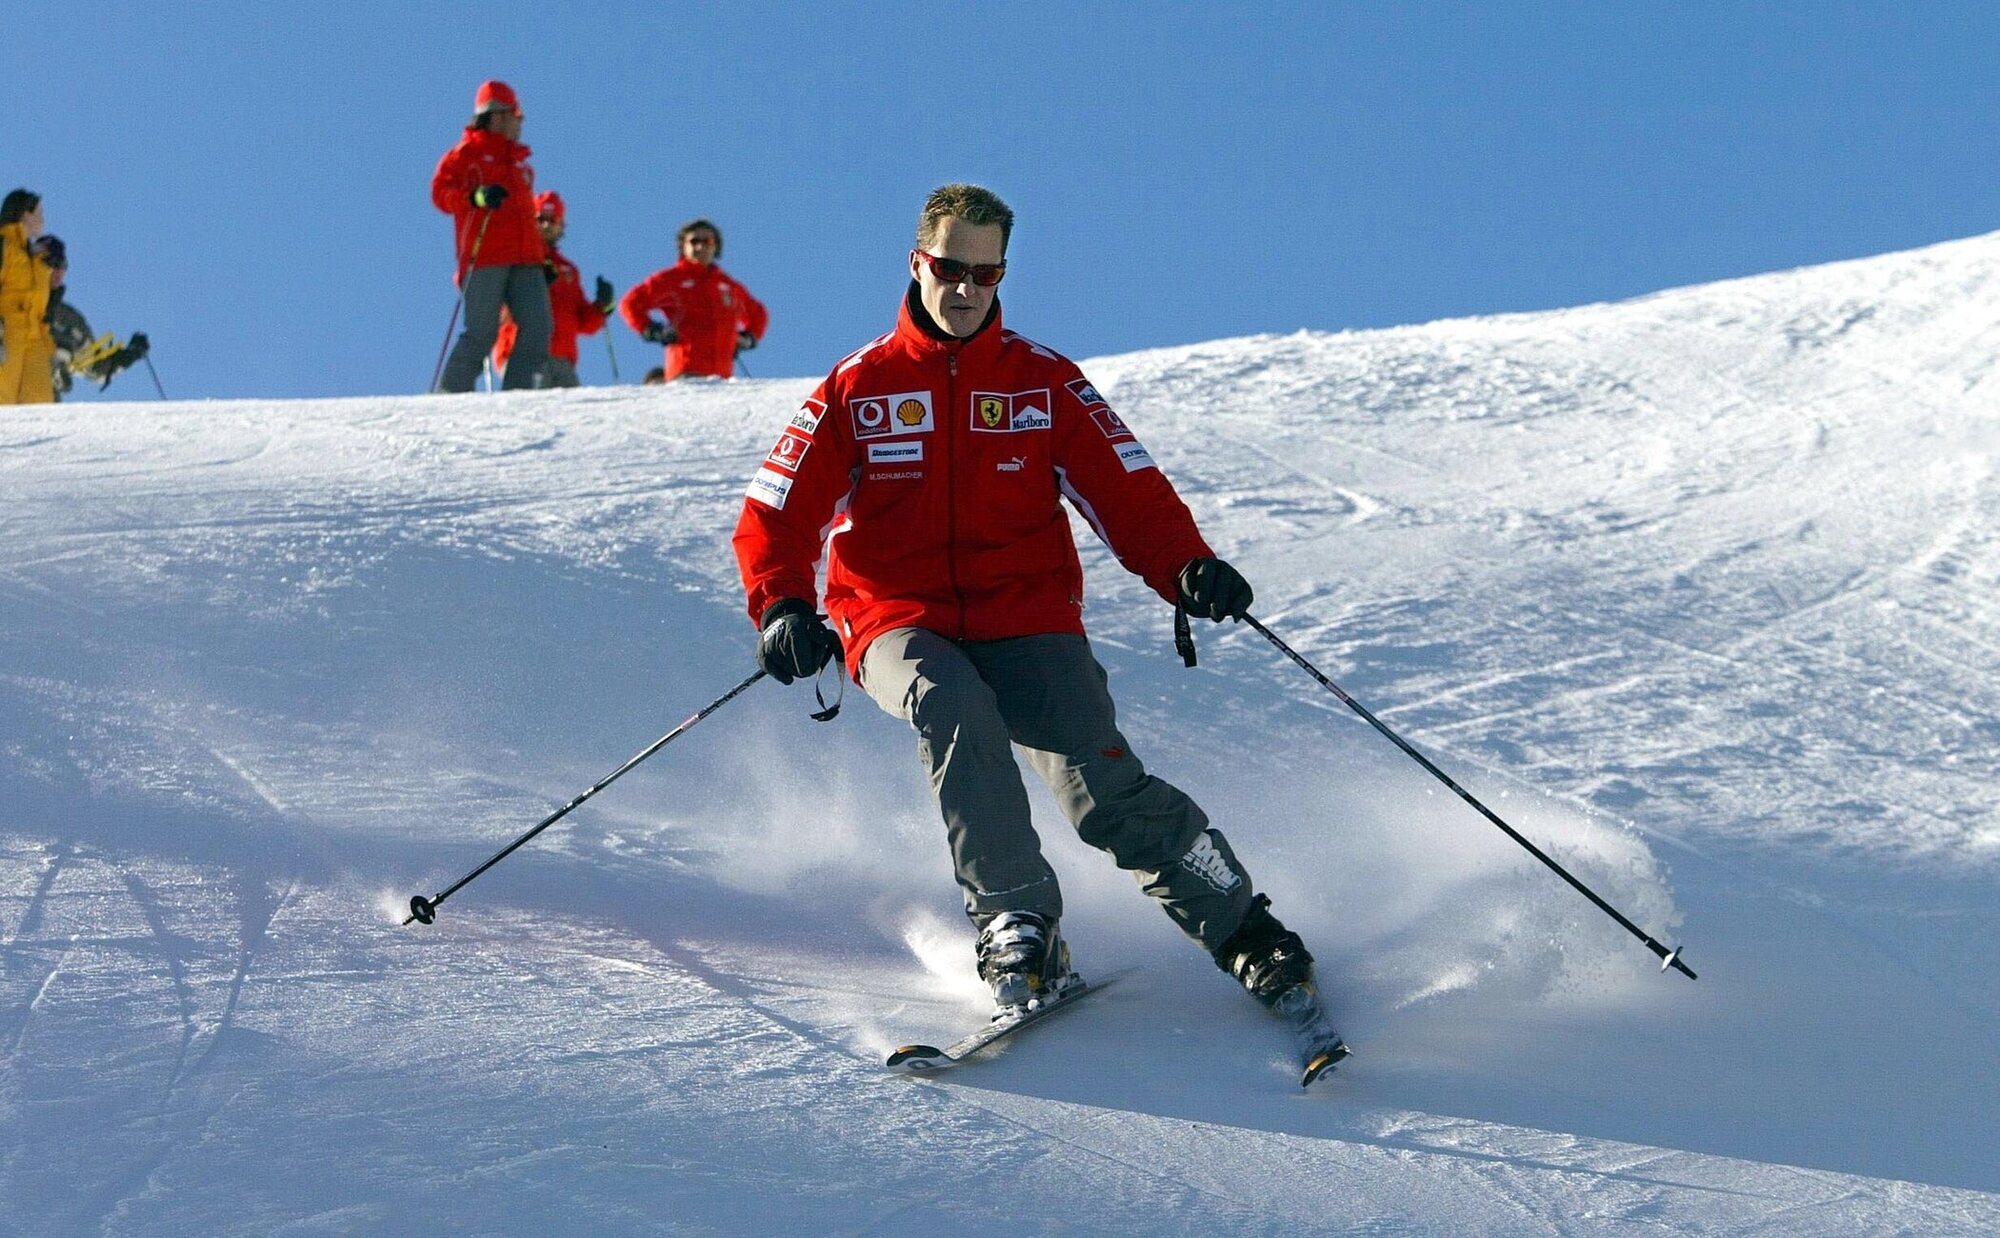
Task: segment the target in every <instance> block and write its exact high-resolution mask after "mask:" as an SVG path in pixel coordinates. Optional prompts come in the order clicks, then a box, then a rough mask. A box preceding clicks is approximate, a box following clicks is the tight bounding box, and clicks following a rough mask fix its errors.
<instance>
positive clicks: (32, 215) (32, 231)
mask: <svg viewBox="0 0 2000 1238" xmlns="http://www.w3.org/2000/svg"><path fill="white" fill-rule="evenodd" d="M21 228H22V230H23V231H25V232H26V233H27V234H28V239H29V240H31V241H32V240H34V239H35V238H36V237H38V236H40V235H41V234H42V204H41V203H39V202H37V203H35V209H34V210H32V211H29V212H28V213H27V214H25V215H23V216H21Z"/></svg>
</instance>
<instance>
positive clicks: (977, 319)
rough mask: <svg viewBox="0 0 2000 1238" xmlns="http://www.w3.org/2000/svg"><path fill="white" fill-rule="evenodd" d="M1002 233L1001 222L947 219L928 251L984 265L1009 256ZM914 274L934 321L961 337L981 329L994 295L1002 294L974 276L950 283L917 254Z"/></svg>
mask: <svg viewBox="0 0 2000 1238" xmlns="http://www.w3.org/2000/svg"><path fill="white" fill-rule="evenodd" d="M1001 236H1002V234H1001V231H1000V225H999V224H975V223H967V222H966V221H965V220H963V219H956V218H954V219H947V220H945V221H944V222H943V225H942V226H941V227H940V228H939V230H938V236H937V240H936V241H935V242H934V243H932V245H931V246H930V248H929V249H928V250H926V251H925V252H927V253H930V254H934V255H936V256H937V257H939V258H956V259H957V260H958V261H960V262H965V263H970V264H971V265H973V266H982V265H986V264H989V263H995V262H999V261H1001V260H1002V259H1004V258H1005V257H1006V250H1005V249H1004V248H1003V244H1002V241H1001ZM910 274H911V275H912V276H914V277H915V278H916V281H917V289H918V292H919V293H920V294H921V295H922V297H923V302H924V308H925V309H926V310H929V311H930V315H931V321H932V322H935V323H936V324H937V325H938V326H940V327H943V328H944V329H945V330H946V331H947V332H949V333H950V334H952V335H955V336H957V337H958V338H959V339H964V338H965V337H967V336H969V335H971V334H972V333H973V332H974V331H977V330H979V324H981V323H983V322H985V321H986V315H987V313H988V312H989V311H991V310H992V308H993V298H994V297H996V296H998V295H999V293H1000V285H998V284H994V285H993V286H991V287H988V288H981V287H980V286H979V285H978V284H975V283H973V282H972V279H971V277H970V276H968V277H966V278H965V279H963V280H960V281H959V282H958V283H956V284H947V283H945V282H944V281H943V280H941V279H939V278H938V277H937V276H936V275H935V274H933V273H932V272H931V268H930V264H929V263H928V262H925V261H924V260H923V259H922V258H919V257H917V256H916V255H914V254H913V255H911V257H910Z"/></svg>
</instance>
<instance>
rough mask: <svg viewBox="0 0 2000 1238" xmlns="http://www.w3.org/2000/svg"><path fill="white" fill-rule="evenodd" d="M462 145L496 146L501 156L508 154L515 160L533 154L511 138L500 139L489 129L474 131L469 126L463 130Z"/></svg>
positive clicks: (522, 144) (525, 146) (524, 145)
mask: <svg viewBox="0 0 2000 1238" xmlns="http://www.w3.org/2000/svg"><path fill="white" fill-rule="evenodd" d="M464 144H465V145H467V146H497V147H499V148H500V149H501V152H502V153H503V154H510V155H512V156H513V157H515V158H517V159H526V158H527V157H528V156H529V155H532V154H534V153H535V152H534V151H533V150H531V149H529V147H528V146H527V145H526V144H524V143H521V142H516V141H515V140H514V139H513V138H506V137H501V136H500V135H499V134H497V133H495V132H493V131H492V130H491V129H474V128H472V127H471V126H469V125H468V126H467V127H466V130H465V142H464Z"/></svg>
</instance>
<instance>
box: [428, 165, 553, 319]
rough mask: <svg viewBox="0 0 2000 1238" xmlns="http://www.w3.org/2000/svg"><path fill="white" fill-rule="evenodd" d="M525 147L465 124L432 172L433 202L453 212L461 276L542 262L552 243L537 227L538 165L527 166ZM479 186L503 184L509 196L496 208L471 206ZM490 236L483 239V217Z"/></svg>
mask: <svg viewBox="0 0 2000 1238" xmlns="http://www.w3.org/2000/svg"><path fill="white" fill-rule="evenodd" d="M530 153H531V152H530V151H529V150H528V148H527V147H525V146H523V145H521V144H520V143H519V142H516V141H514V140H513V139H511V138H504V137H501V136H500V135H499V134H497V133H494V132H493V131H492V130H490V129H467V130H466V131H465V136H464V137H462V138H460V139H459V140H458V145H456V146H454V147H452V148H451V149H450V150H448V151H446V152H445V156H444V158H442V159H440V160H438V166H437V171H436V172H435V173H434V174H432V176H431V201H432V202H433V203H435V204H436V205H437V208H438V209H439V210H441V211H443V212H444V213H445V214H447V215H450V216H451V217H452V222H453V225H454V227H455V229H456V231H457V235H458V278H459V280H460V281H461V282H463V280H464V279H465V272H466V269H467V268H468V267H472V266H482V267H504V266H516V265H519V264H521V263H524V262H540V261H541V260H542V251H543V250H545V249H547V248H548V246H547V245H546V244H544V243H543V241H542V234H541V233H540V232H539V231H537V230H536V228H535V170H534V168H532V167H530V166H529V165H528V155H529V154H530ZM481 185H500V186H502V187H504V188H505V189H506V190H507V200H506V201H505V202H502V203H501V204H500V205H499V206H497V207H495V208H494V209H493V210H490V211H485V210H481V209H479V208H478V207H476V206H474V205H472V191H473V190H475V189H477V188H479V187H480V186H481ZM489 215H490V216H492V218H491V220H490V221H488V222H487V223H486V235H485V238H484V239H480V234H479V226H480V222H481V220H484V219H486V217H487V216H489ZM475 240H478V242H479V257H478V260H477V261H476V262H475V261H473V260H472V245H473V242H474V241H475Z"/></svg>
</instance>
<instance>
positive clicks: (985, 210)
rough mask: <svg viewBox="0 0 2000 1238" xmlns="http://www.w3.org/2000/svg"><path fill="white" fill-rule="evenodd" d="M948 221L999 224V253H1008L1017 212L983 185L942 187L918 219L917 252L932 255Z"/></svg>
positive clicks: (928, 200) (938, 188)
mask: <svg viewBox="0 0 2000 1238" xmlns="http://www.w3.org/2000/svg"><path fill="white" fill-rule="evenodd" d="M947 219H963V220H964V221H965V222H967V223H969V224H999V225H1000V252H1001V253H1002V254H1003V255H1004V254H1005V253H1006V252H1007V238H1008V237H1010V236H1012V235H1013V234H1014V211H1013V208H1011V207H1009V206H1008V205H1007V204H1006V203H1005V202H1002V201H1001V200H1000V195H999V194H997V193H994V192H993V191H992V190H991V189H987V188H985V187H984V186H981V185H967V184H963V183H961V182H953V183H952V184H949V185H939V186H938V187H937V188H936V189H933V190H931V196H930V197H928V198H925V199H924V211H923V214H921V215H919V216H917V248H918V249H921V250H925V251H927V252H928V251H929V250H930V248H931V247H932V246H933V245H936V244H937V239H938V233H939V232H940V231H942V230H943V228H944V221H945V220H947Z"/></svg>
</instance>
